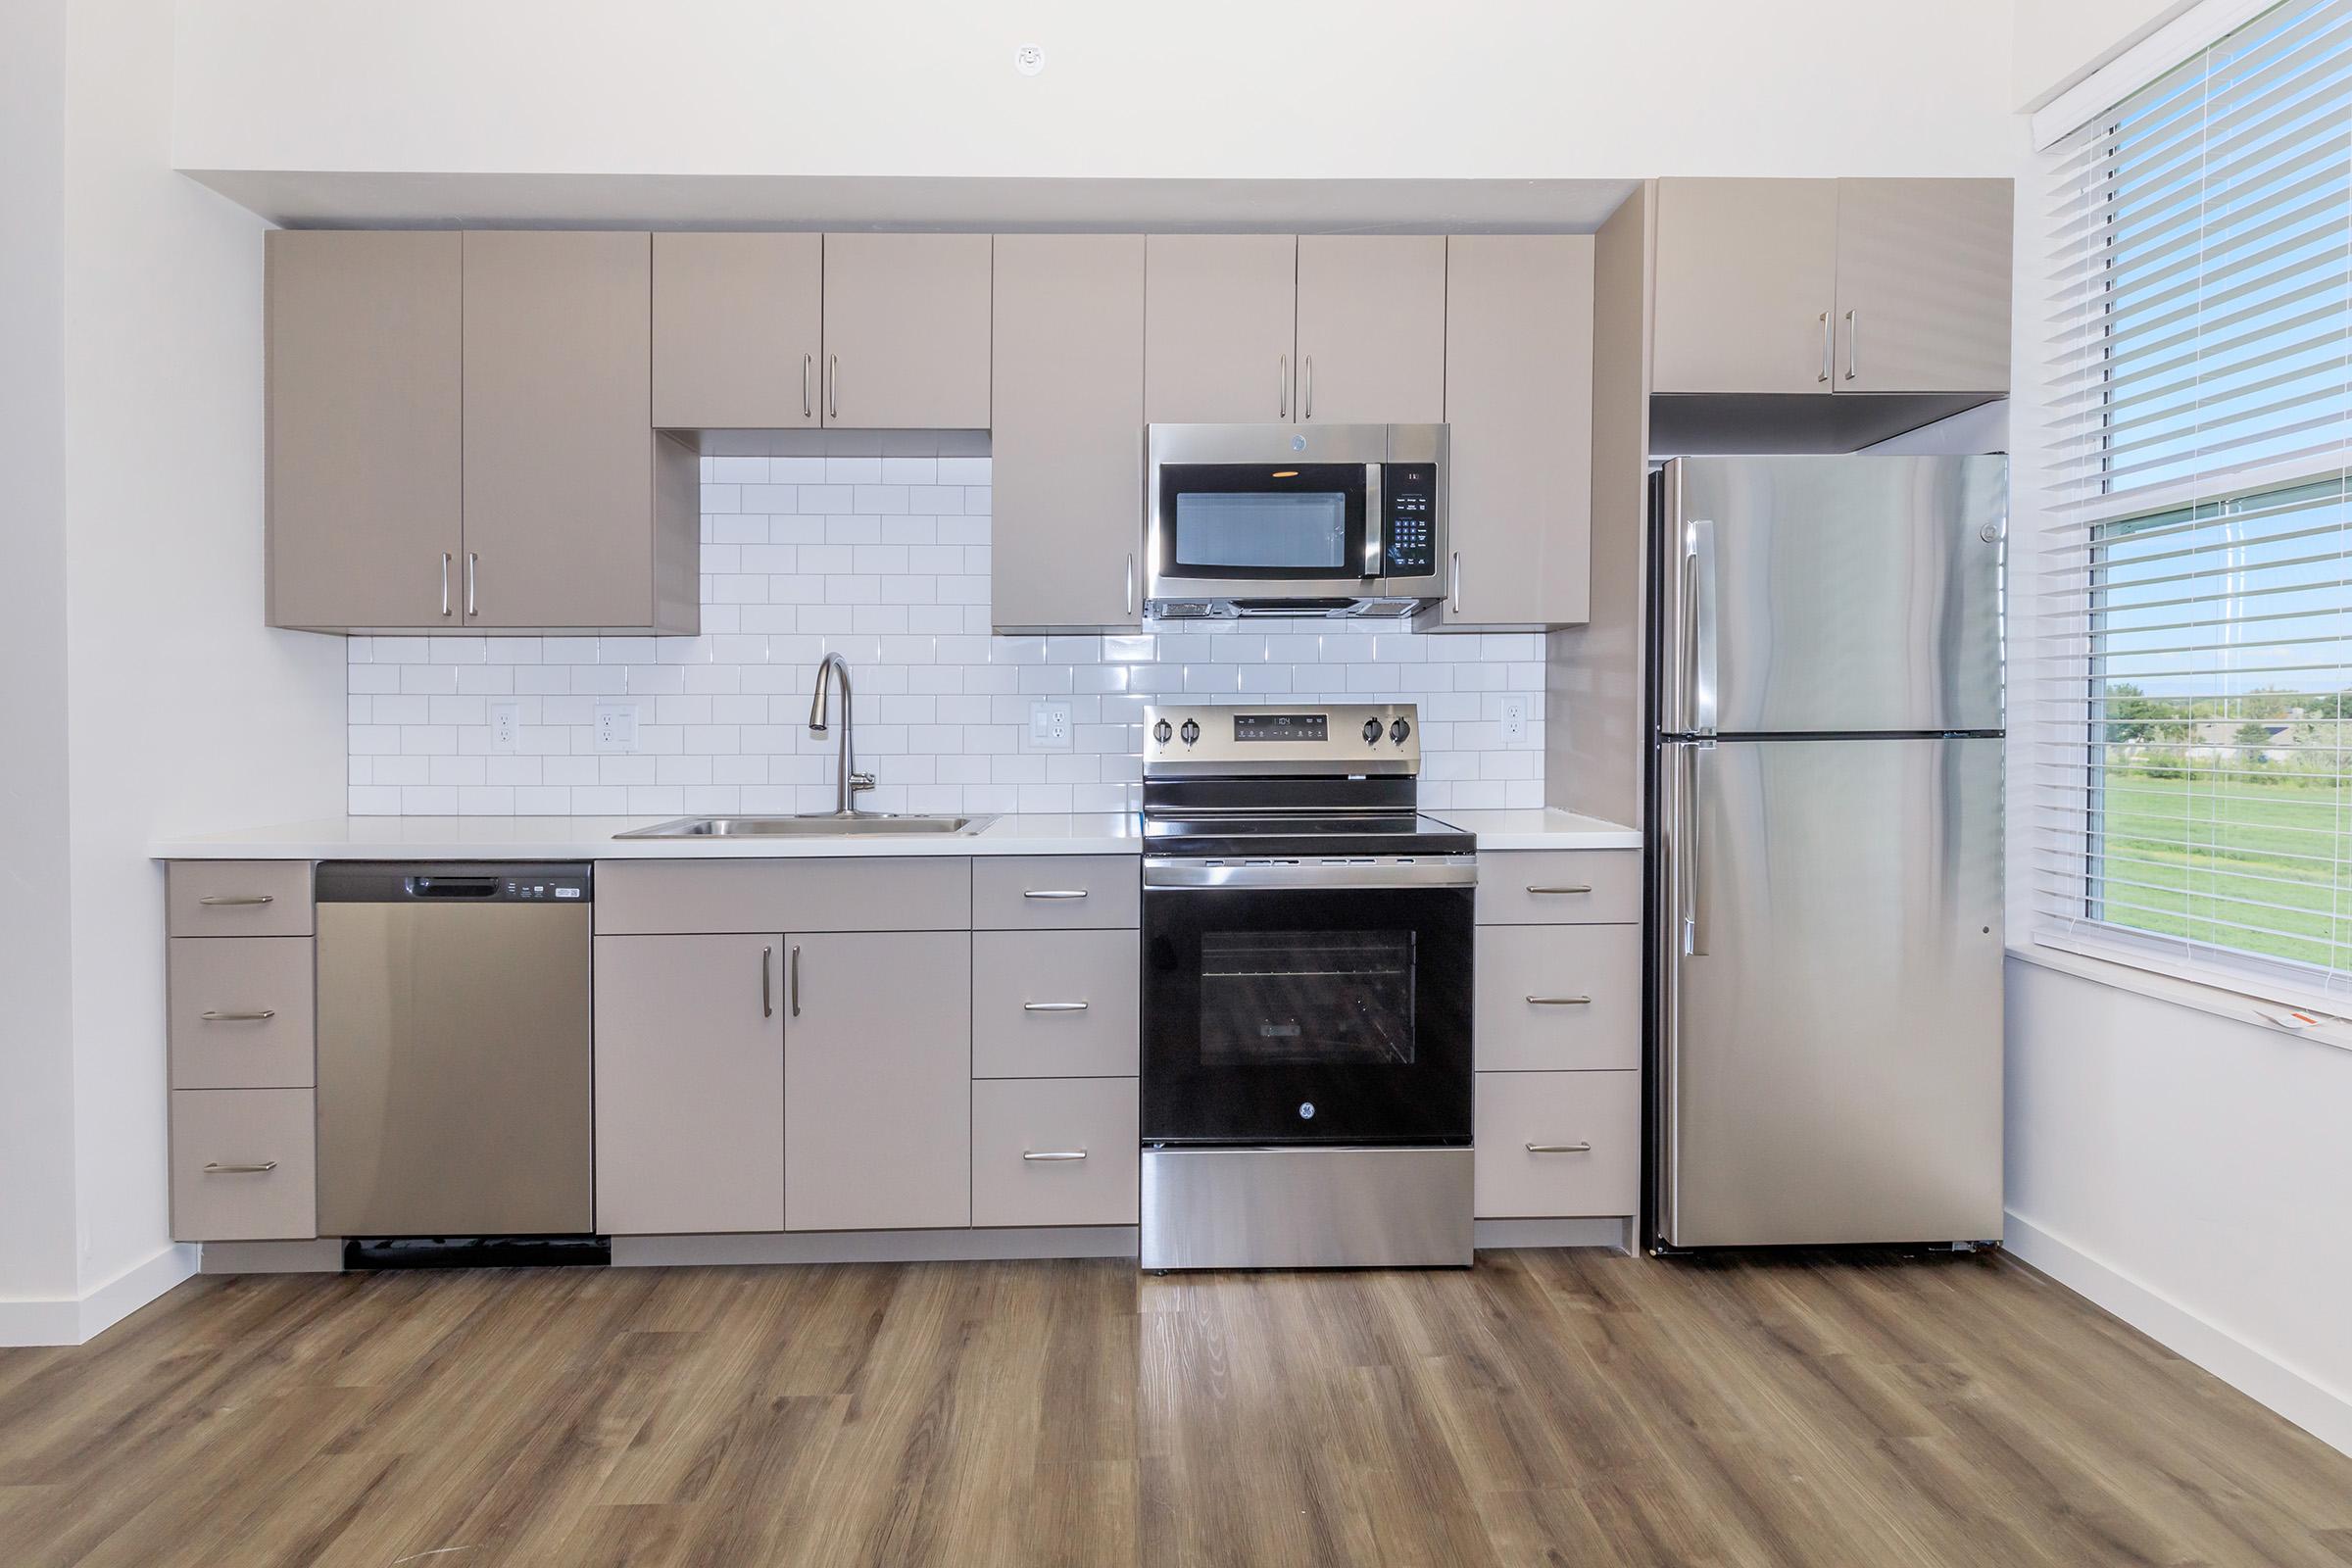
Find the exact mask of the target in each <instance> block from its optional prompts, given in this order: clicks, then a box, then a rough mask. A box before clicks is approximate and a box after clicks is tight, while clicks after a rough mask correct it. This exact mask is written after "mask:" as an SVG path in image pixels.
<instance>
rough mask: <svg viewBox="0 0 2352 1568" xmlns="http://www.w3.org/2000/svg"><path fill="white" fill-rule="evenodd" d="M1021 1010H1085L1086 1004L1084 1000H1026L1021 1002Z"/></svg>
mask: <svg viewBox="0 0 2352 1568" xmlns="http://www.w3.org/2000/svg"><path fill="white" fill-rule="evenodd" d="M1021 1010H1022V1011H1023V1012H1084V1011H1085V1010H1086V1004H1085V1003H1083V1002H1024V1003H1022V1004H1021Z"/></svg>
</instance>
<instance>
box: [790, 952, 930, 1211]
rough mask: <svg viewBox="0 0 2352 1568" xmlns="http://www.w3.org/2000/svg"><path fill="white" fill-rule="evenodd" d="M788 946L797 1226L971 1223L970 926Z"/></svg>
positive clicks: (793, 1203) (792, 1170)
mask: <svg viewBox="0 0 2352 1568" xmlns="http://www.w3.org/2000/svg"><path fill="white" fill-rule="evenodd" d="M786 942H787V948H788V952H787V956H786V966H787V969H788V970H789V982H788V986H787V990H788V993H789V996H790V999H791V1001H790V1011H791V1014H792V1016H791V1017H790V1018H789V1019H788V1020H787V1022H786V1025H785V1033H784V1222H785V1226H786V1228H787V1229H789V1230H796V1231H865V1230H906V1229H927V1228H934V1227H954V1226H962V1225H969V1224H970V1223H971V1222H972V1163H971V1162H972V1083H971V1078H972V1010H971V986H972V939H971V936H970V934H969V933H968V932H962V931H924V932H899V931H882V932H874V931H863V932H842V933H836V934H832V935H806V936H805V935H797V934H796V935H794V936H791V937H789V938H787V939H786Z"/></svg>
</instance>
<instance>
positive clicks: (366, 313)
mask: <svg viewBox="0 0 2352 1568" xmlns="http://www.w3.org/2000/svg"><path fill="white" fill-rule="evenodd" d="M463 244H464V236H462V235H460V234H456V233H434V234H417V233H385V232H329V231H325V230H307V231H305V230H292V229H279V230H274V231H272V232H271V233H270V236H269V243H268V247H267V250H266V255H267V257H268V267H269V282H268V285H267V287H268V329H267V330H268V342H269V352H268V360H269V378H270V379H269V470H270V491H269V496H270V499H269V513H270V522H269V534H270V545H269V590H270V592H269V597H270V604H269V618H270V624H271V625H272V626H309V627H317V628H321V629H328V630H336V629H341V628H345V627H353V626H438V625H454V624H456V622H457V609H458V600H457V597H456V594H457V587H456V585H457V575H456V574H457V571H458V553H459V551H460V550H462V549H463V548H464V545H463V543H462V542H461V541H462V534H463V523H462V520H461V519H462V517H463V515H464V514H463V508H464V505H465V480H464V470H463V466H462V465H463V458H462V454H463V445H462V437H463V432H462V429H461V420H462V416H461V413H460V409H461V403H460V397H461V381H462V372H461V369H460V356H461V353H462V343H463V325H462V321H463V318H462V314H461V313H462V311H463V309H464V284H463V281H462V273H461V270H460V269H461V266H462V258H463ZM444 584H447V585H448V592H447V593H446V594H445V593H444V591H443V589H444Z"/></svg>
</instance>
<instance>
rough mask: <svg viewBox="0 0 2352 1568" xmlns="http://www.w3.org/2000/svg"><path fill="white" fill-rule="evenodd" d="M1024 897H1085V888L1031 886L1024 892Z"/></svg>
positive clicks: (1022, 895)
mask: <svg viewBox="0 0 2352 1568" xmlns="http://www.w3.org/2000/svg"><path fill="white" fill-rule="evenodd" d="M1021 897H1022V898H1024V899H1083V898H1085V897H1086V889H1084V888H1029V889H1026V890H1024V891H1023V892H1022V894H1021Z"/></svg>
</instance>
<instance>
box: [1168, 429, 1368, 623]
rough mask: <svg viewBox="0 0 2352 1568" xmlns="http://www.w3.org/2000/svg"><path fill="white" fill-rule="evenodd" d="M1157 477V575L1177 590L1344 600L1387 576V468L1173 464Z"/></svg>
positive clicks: (1297, 464)
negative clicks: (1382, 521)
mask: <svg viewBox="0 0 2352 1568" xmlns="http://www.w3.org/2000/svg"><path fill="white" fill-rule="evenodd" d="M1153 477H1154V480H1155V481H1156V483H1157V486H1158V494H1157V496H1156V497H1155V498H1154V500H1155V502H1156V506H1155V507H1154V509H1153V515H1154V517H1155V519H1156V520H1157V523H1158V526H1157V528H1156V529H1155V530H1154V537H1153V539H1152V581H1153V583H1154V584H1155V585H1161V586H1164V587H1165V588H1166V590H1167V591H1168V592H1171V593H1183V594H1197V595H1231V596H1235V597H1250V596H1263V595H1266V594H1278V595H1284V596H1295V597H1302V598H1311V597H1316V596H1334V595H1338V596H1345V595H1353V594H1360V593H1363V592H1365V591H1366V590H1365V587H1364V584H1365V582H1366V580H1367V579H1377V578H1378V577H1379V575H1380V570H1381V566H1380V558H1381V546H1380V542H1379V540H1378V539H1377V538H1367V529H1369V528H1371V527H1372V525H1373V524H1372V519H1373V518H1374V517H1376V516H1377V515H1379V512H1380V503H1379V490H1380V478H1381V467H1380V465H1379V464H1376V463H1373V464H1366V463H1301V462H1290V463H1280V462H1276V463H1169V464H1163V465H1162V466H1160V467H1159V468H1158V469H1157V470H1155V472H1154V475H1153Z"/></svg>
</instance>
